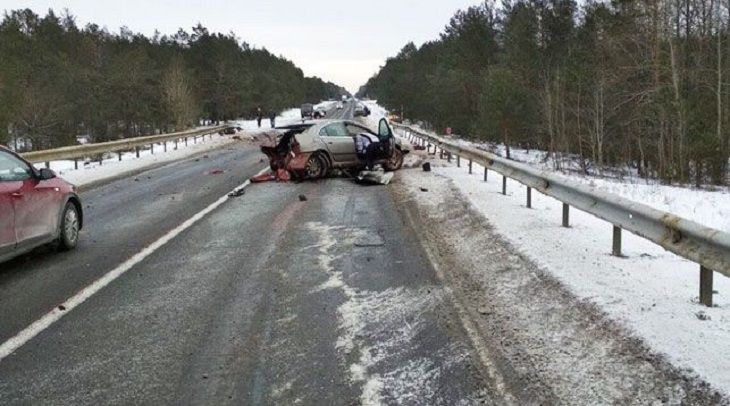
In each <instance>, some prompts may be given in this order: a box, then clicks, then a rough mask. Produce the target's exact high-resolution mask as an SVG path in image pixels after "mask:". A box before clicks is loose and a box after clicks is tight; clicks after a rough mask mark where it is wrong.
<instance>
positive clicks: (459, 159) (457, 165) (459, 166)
mask: <svg viewBox="0 0 730 406" xmlns="http://www.w3.org/2000/svg"><path fill="white" fill-rule="evenodd" d="M456 167H457V168H461V156H459V155H456Z"/></svg>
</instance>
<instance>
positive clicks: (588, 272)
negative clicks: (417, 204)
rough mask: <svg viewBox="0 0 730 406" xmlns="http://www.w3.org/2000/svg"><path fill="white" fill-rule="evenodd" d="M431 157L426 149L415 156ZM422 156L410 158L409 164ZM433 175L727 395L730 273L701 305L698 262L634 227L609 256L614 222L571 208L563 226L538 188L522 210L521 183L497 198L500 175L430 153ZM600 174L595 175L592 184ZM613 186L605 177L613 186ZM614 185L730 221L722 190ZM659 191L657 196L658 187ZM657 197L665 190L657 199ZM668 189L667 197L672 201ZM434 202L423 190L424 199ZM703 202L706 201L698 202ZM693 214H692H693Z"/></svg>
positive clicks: (561, 276)
mask: <svg viewBox="0 0 730 406" xmlns="http://www.w3.org/2000/svg"><path fill="white" fill-rule="evenodd" d="M417 154H418V155H420V158H425V154H424V152H423V151H419V152H417ZM414 158H416V156H411V157H409V159H410V160H413V159H414ZM428 159H430V160H431V165H432V167H433V173H432V174H428V173H425V172H416V173H418V174H419V175H418V176H420V178H419V182H420V184H421V185H422V187H424V188H426V189H428V188H429V187H431V186H432V185H433V184H434V182H436V183H438V182H444V181H448V180H451V181H453V184H454V185H456V186H457V187H458V189H459V190H460V192H461V194H463V195H464V196H465V197H466V198H467V199H468V201H469V202H470V204H471V205H472V206H473V207H474V208H475V209H476V210H477V211H478V212H479V213H481V214H482V215H483V216H484V217H485V218H486V219H487V221H488V222H490V223H491V224H492V225H493V226H494V227H495V229H496V230H497V231H498V233H499V234H500V235H502V236H504V237H505V238H506V239H507V240H508V241H509V242H510V243H511V244H513V245H514V246H515V247H516V248H517V249H518V250H519V251H521V252H522V253H524V254H526V255H527V256H528V257H529V258H531V259H533V260H534V261H535V262H536V263H538V264H539V265H540V266H541V267H543V268H544V269H545V270H546V271H548V272H549V273H550V274H552V275H554V276H555V277H556V278H557V279H558V280H560V281H561V282H562V283H563V284H564V285H565V286H566V287H568V288H569V289H570V290H571V291H572V292H573V293H574V294H575V295H576V296H577V297H579V298H582V299H585V300H588V301H590V302H592V303H595V304H597V305H598V306H599V307H600V308H601V309H603V310H604V311H605V312H606V313H607V314H608V315H609V317H611V318H612V319H614V320H617V321H618V322H619V323H621V324H623V325H625V326H626V327H628V328H629V329H630V330H631V331H634V332H636V333H637V335H638V336H639V337H641V338H642V339H643V340H644V341H645V342H646V343H647V344H648V345H649V346H650V347H651V348H652V349H654V350H655V351H657V352H660V353H663V354H666V355H667V356H668V358H669V360H670V362H672V363H673V364H674V365H677V366H678V367H680V368H690V369H692V370H693V371H694V372H696V373H697V374H699V375H700V376H701V377H702V378H703V379H704V380H706V381H707V382H709V383H711V384H712V385H713V386H715V387H716V388H717V389H720V390H722V391H724V392H725V393H730V372H728V371H730V358H728V357H726V356H723V355H721V354H730V279H728V278H726V277H724V276H722V275H720V274H717V273H716V274H715V289H716V290H717V294H715V303H716V306H715V307H713V308H706V307H704V306H701V305H699V304H698V281H699V277H698V273H699V272H698V271H699V266H698V265H697V264H695V263H692V262H690V261H687V260H685V259H682V258H680V257H678V256H676V255H674V254H671V253H669V252H667V251H665V250H664V249H663V248H661V247H659V246H657V245H655V244H653V243H651V242H649V241H647V240H644V239H642V238H639V237H637V236H634V235H632V234H630V233H626V232H625V233H624V241H623V242H624V254H625V255H626V258H616V257H613V256H611V255H610V252H611V238H612V236H611V229H612V226H611V224H609V223H607V222H605V221H603V220H600V219H598V218H595V217H593V216H591V215H589V214H587V213H583V212H580V211H578V210H575V209H574V210H571V228H563V227H561V213H562V211H561V208H562V203H560V202H559V201H557V200H554V199H552V198H550V197H547V196H544V195H541V194H540V193H537V192H535V193H533V197H532V199H533V200H532V201H533V207H534V208H533V209H527V208H525V195H526V190H525V187H524V186H522V185H520V184H519V183H517V182H514V181H512V180H508V182H507V190H508V194H507V196H503V195H502V194H501V188H502V177H501V176H499V175H498V174H496V173H495V172H491V171H490V176H489V179H488V182H486V183H485V182H484V181H483V168H482V167H481V166H479V165H476V164H475V165H474V167H473V174H472V175H470V174H469V173H468V169H467V168H466V163H464V165H463V167H462V168H456V167H455V162H454V161H452V163H451V164H448V163H446V161H443V160H438V159H437V158H436V157H434V156H431V157H429V158H428ZM595 181H596V180H594V182H595ZM609 185H610V183H607V185H606V187H608V186H609ZM632 186H633V185H614V186H613V189H612V188H608V189H607V191H609V192H613V193H621V191H622V190H623V191H624V192H623V193H626V194H628V193H636V194H635V195H634V196H636V197H637V198H638V199H640V200H641V201H643V202H645V203H647V204H652V203H654V204H657V203H659V202H663V203H664V205H665V207H659V208H662V209H665V210H666V207H669V208H671V209H672V211H673V212H677V211H678V210H677V209H678V208H682V207H684V208H687V207H692V208H691V209H684V210H685V211H684V212H682V211H680V212H679V213H677V214H679V215H684V216H685V217H690V218H692V219H694V220H696V221H699V220H700V219H701V220H702V221H704V222H707V221H712V222H713V224H714V225H715V226H716V227H721V225H720V223H722V224H725V225H726V224H727V219H726V218H723V214H722V213H725V212H726V211H727V210H728V209H729V207H728V204H727V203H726V202H727V200H725V199H727V198H728V196H727V194H726V193H716V192H705V193H704V197H701V198H700V197H694V196H692V194H693V193H698V192H697V191H690V190H686V189H682V188H670V187H666V189H665V190H662V189H661V188H660V189H651V188H649V187H647V188H643V189H642V188H636V189H633V191H632V188H631V187H632ZM653 190H657V191H659V192H653ZM653 193H663V194H664V196H660V197H655V196H654V195H653ZM667 195H668V196H669V197H667ZM423 196H424V198H428V195H427V194H424V195H423ZM702 199H704V201H705V204H704V205H700V204H699V202H700V201H701V200H702ZM688 214H690V215H691V216H690V215H688Z"/></svg>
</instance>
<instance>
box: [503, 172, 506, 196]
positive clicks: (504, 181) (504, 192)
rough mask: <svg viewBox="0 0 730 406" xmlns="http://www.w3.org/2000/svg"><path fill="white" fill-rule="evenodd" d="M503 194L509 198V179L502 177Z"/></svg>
mask: <svg viewBox="0 0 730 406" xmlns="http://www.w3.org/2000/svg"><path fill="white" fill-rule="evenodd" d="M502 194H503V195H505V196H507V177H506V176H504V175H502Z"/></svg>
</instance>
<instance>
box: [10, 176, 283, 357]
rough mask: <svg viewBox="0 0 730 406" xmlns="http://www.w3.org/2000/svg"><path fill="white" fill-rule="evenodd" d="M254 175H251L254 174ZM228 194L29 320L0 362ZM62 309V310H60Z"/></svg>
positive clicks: (201, 215)
mask: <svg viewBox="0 0 730 406" xmlns="http://www.w3.org/2000/svg"><path fill="white" fill-rule="evenodd" d="M268 170H269V168H264V169H262V170H261V171H259V172H258V173H257V174H256V175H261V174H263V173H264V172H266V171H268ZM256 175H255V176H256ZM250 184H251V181H250V180H247V181H245V182H243V183H242V184H241V185H240V186H238V187H237V188H235V189H234V190H241V189H244V188H246V187H247V186H249V185H250ZM228 199H230V197H229V196H228V194H226V195H224V196H223V197H221V198H220V199H218V200H216V201H215V202H214V203H213V204H211V205H210V206H208V207H206V208H205V209H203V210H202V211H201V212H199V213H197V214H196V215H194V216H193V217H191V218H189V219H188V220H186V221H185V222H184V223H182V224H180V225H179V226H177V227H175V229H173V230H172V231H170V232H169V233H167V234H165V235H164V236H162V237H160V239H158V240H157V241H155V242H153V243H152V244H150V245H148V246H147V247H146V248H145V249H143V250H142V251H140V252H139V253H137V254H135V255H134V256H132V257H131V258H129V259H128V260H127V261H125V262H124V263H122V264H121V265H119V266H118V267H116V268H115V269H113V270H111V271H109V272H108V273H107V274H105V275H104V276H102V277H101V278H99V279H97V280H96V281H94V282H93V283H92V284H91V285H89V286H87V287H85V288H83V289H82V290H80V291H79V292H78V293H76V294H75V295H73V296H72V297H71V298H69V299H67V300H66V301H65V302H63V303H61V304H60V305H58V306H56V307H55V308H54V309H53V310H51V311H50V312H48V313H46V314H45V315H44V316H43V317H41V318H40V319H38V320H36V321H35V322H33V323H32V324H31V325H30V326H28V327H26V328H25V329H23V330H22V331H20V332H19V333H18V334H16V335H15V336H14V337H12V338H10V339H8V340H7V341H5V342H4V343H2V345H0V361H2V360H3V359H5V358H6V357H7V356H9V355H10V354H12V353H13V352H15V350H17V349H18V348H20V347H22V346H23V345H24V344H25V343H27V342H28V341H30V340H31V339H32V338H33V337H35V336H37V335H38V334H40V333H41V332H42V331H43V330H45V329H47V328H48V327H50V326H51V325H52V324H53V323H55V322H56V321H58V320H59V319H60V318H61V317H63V316H64V315H66V314H68V313H69V312H70V311H71V310H73V309H74V308H76V307H77V306H79V305H80V304H82V303H84V301H86V299H88V298H90V297H91V296H93V295H94V294H96V293H97V292H99V291H100V290H102V289H104V287H106V286H107V285H109V284H110V283H112V282H113V281H114V280H115V279H117V278H118V277H120V276H121V275H123V274H124V273H125V272H127V271H128V270H130V269H132V267H134V266H135V265H137V264H139V263H140V262H142V261H143V260H144V259H145V258H147V257H148V256H150V255H151V254H152V253H154V252H155V251H157V250H158V249H160V248H161V247H162V246H163V245H165V244H167V243H168V242H170V241H171V240H172V239H173V238H175V237H177V236H178V235H180V233H182V232H183V231H185V230H187V229H188V228H190V227H192V226H193V224H195V223H197V222H198V221H200V220H201V219H202V218H203V217H205V216H206V215H207V214H209V213H210V212H212V211H213V210H215V209H217V208H218V207H220V206H221V205H222V204H223V203H225V202H226V201H228ZM61 309H64V310H61Z"/></svg>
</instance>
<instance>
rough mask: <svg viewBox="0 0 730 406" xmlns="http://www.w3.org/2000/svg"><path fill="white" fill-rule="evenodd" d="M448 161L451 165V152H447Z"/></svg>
mask: <svg viewBox="0 0 730 406" xmlns="http://www.w3.org/2000/svg"><path fill="white" fill-rule="evenodd" d="M446 161H447V162H449V163H451V151H446Z"/></svg>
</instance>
